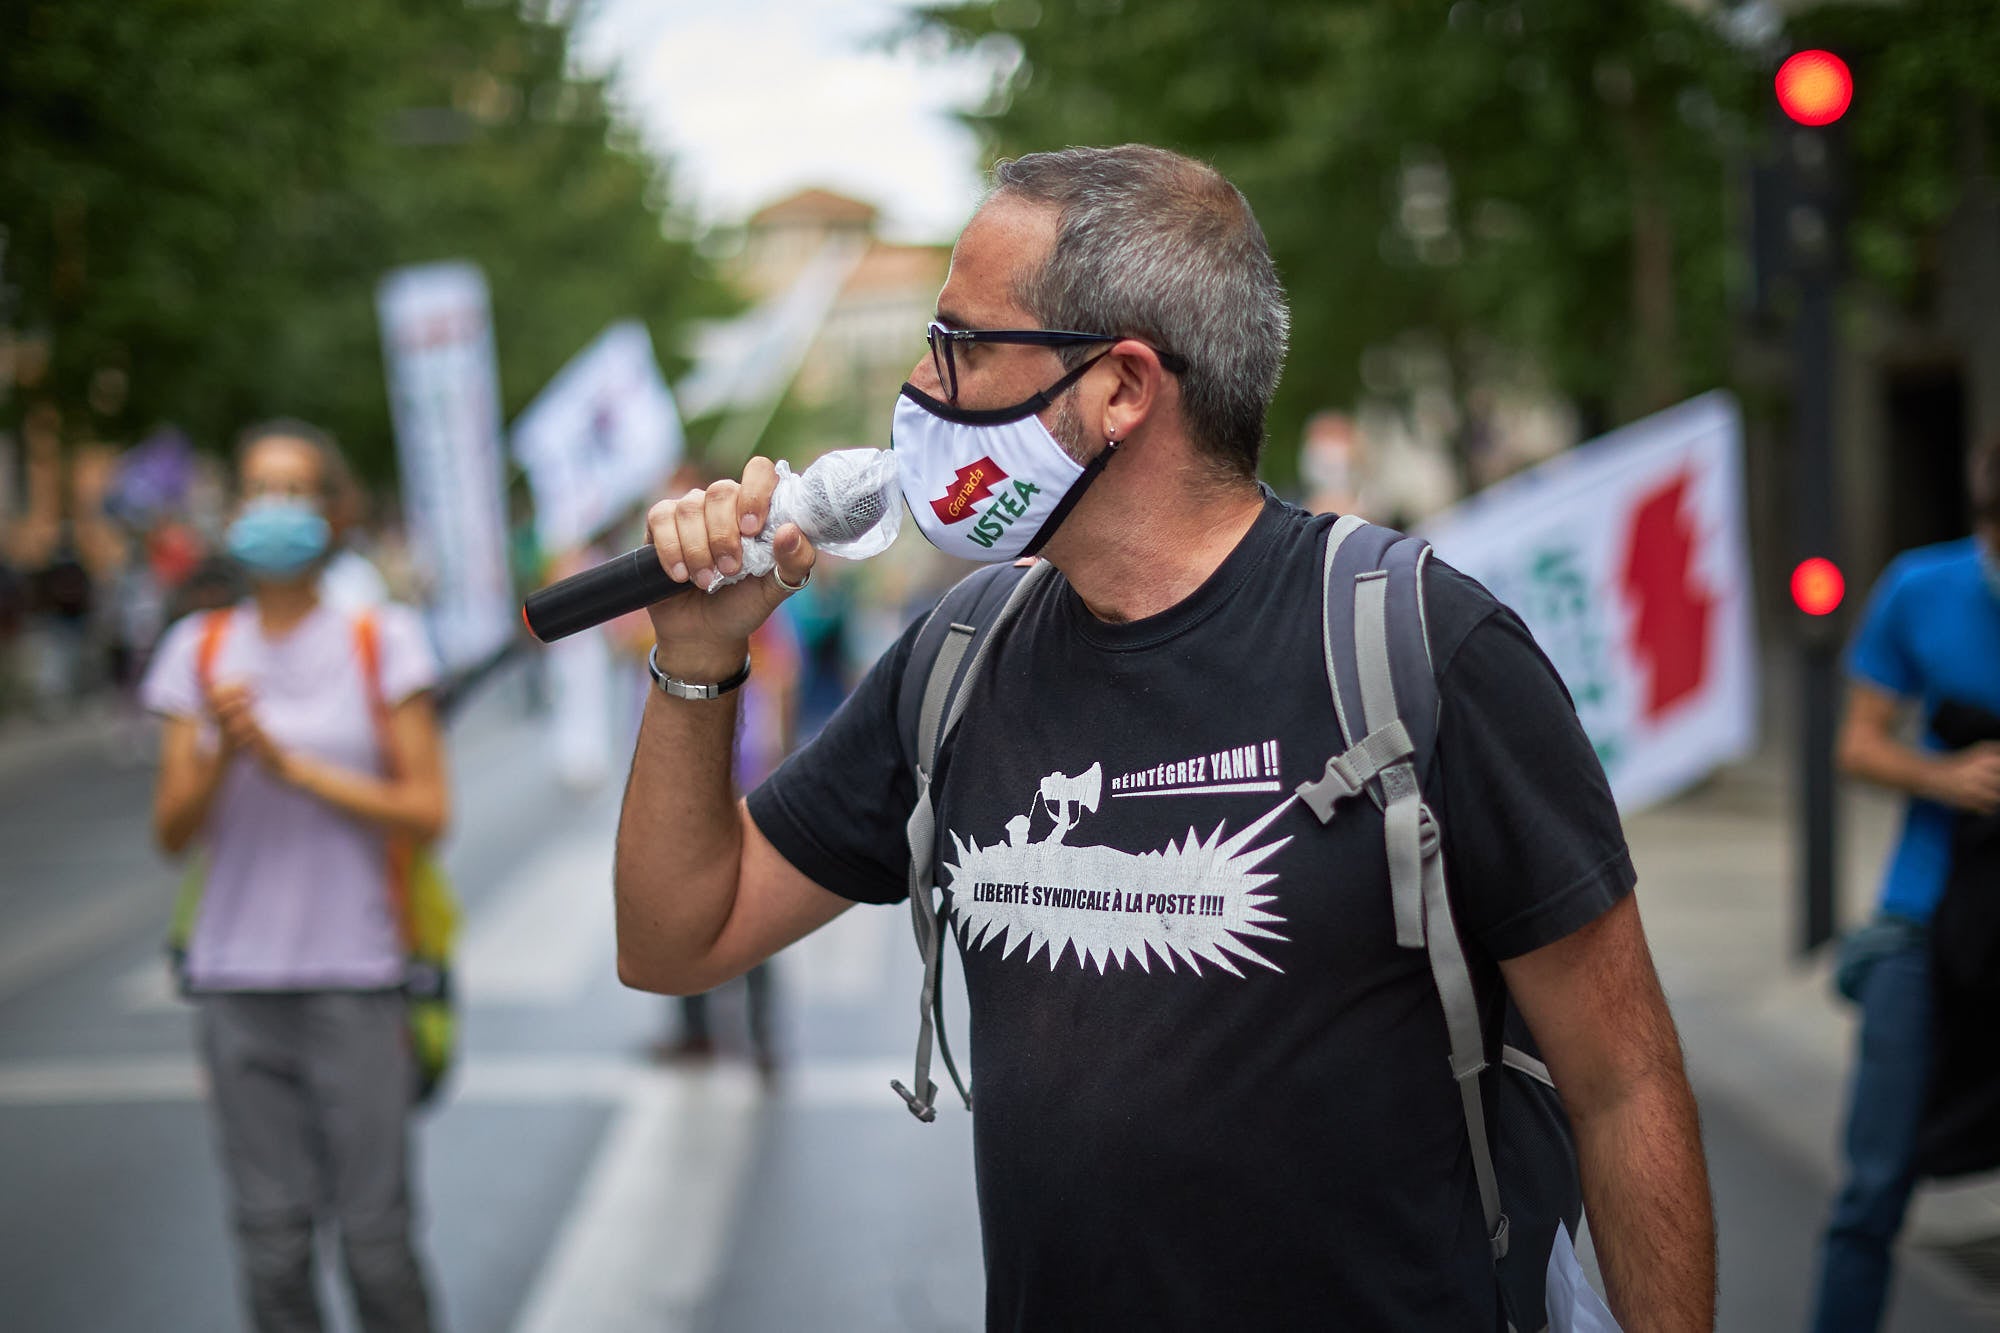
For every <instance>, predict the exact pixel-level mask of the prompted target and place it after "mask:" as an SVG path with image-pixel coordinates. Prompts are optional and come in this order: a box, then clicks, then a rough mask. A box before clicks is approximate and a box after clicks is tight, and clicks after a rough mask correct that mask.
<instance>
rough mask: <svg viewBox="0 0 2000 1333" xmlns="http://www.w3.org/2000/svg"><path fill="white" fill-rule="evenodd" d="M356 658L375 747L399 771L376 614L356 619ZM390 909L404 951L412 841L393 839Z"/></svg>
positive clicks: (408, 935)
mask: <svg viewBox="0 0 2000 1333" xmlns="http://www.w3.org/2000/svg"><path fill="white" fill-rule="evenodd" d="M354 655H355V657H356V658H358V659H359V660H360V662H361V678H362V681H363V683H364V684H365V685H366V687H367V690H368V714H369V717H370V718H371V719H372V720H373V722H374V724H375V744H376V746H377V747H378V748H379V749H380V750H381V752H382V763H383V766H384V767H385V768H388V769H389V770H391V772H393V771H394V769H395V767H396V743H395V738H394V737H393V736H391V735H390V732H389V701H388V699H387V698H386V697H385V696H384V695H383V693H382V635H381V629H380V627H379V626H378V625H377V624H376V621H375V613H374V612H373V611H361V612H359V613H357V614H356V615H355V617H354ZM388 841H389V907H390V910H391V911H392V912H393V913H394V914H395V917H396V921H397V924H398V925H399V926H400V927H401V930H402V935H403V947H404V948H406V949H407V948H409V947H410V943H411V941H412V940H413V939H414V937H415V930H414V923H413V922H412V921H411V919H410V867H411V865H412V863H413V862H414V860H415V858H416V850H417V849H416V847H415V846H414V845H413V844H412V843H411V842H410V840H409V839H408V838H398V837H394V836H391V837H390V838H389V840H388Z"/></svg>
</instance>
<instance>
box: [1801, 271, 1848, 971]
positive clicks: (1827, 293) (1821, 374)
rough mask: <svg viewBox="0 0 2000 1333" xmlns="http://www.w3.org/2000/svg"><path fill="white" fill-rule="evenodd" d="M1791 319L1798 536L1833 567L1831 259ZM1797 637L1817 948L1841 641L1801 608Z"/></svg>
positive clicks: (1833, 923)
mask: <svg viewBox="0 0 2000 1333" xmlns="http://www.w3.org/2000/svg"><path fill="white" fill-rule="evenodd" d="M1801 269H1802V271H1801V272H1800V273H1799V274H1798V288H1797V291H1798V310H1797V312H1796V315H1795V317H1794V320H1793V324H1792V374H1793V386H1794V392H1793V400H1792V404H1793V406H1792V411H1793V418H1794V422H1795V428H1796V432H1797V450H1796V459H1797V467H1796V469H1795V471H1794V473H1793V475H1794V478H1795V484H1796V486H1797V488H1798V489H1797V493H1796V494H1797V504H1798V508H1797V512H1796V516H1795V521H1796V523H1797V534H1798V544H1799V552H1800V555H1801V557H1802V558H1803V557H1806V556H1823V557H1825V558H1827V559H1829V560H1832V561H1833V562H1834V563H1835V564H1836V565H1837V564H1839V563H1840V557H1839V554H1838V553H1837V551H1836V549H1835V537H1836V533H1835V528H1836V522H1835V513H1836V497H1837V494H1838V492H1837V489H1836V483H1835V473H1836V465H1835V459H1834V448H1833V383H1834V357H1835V342H1834V333H1835V330H1834V299H1833V298H1834V281H1835V279H1834V274H1833V270H1832V268H1831V266H1830V265H1826V264H1813V265H1802V266H1801ZM1799 621H1800V625H1801V630H1802V632H1801V634H1800V643H1799V702H1800V706H1801V708H1802V715H1801V717H1800V719H1799V724H1800V725H1799V773H1800V778H1801V781H1800V789H1799V820H1800V824H1799V832H1800V844H1801V845H1800V870H1801V872H1802V879H1801V881H1800V888H1801V896H1802V898H1803V901H1802V903H1801V904H1800V906H1801V908H1802V909H1803V910H1802V911H1801V913H1800V921H1801V926H1802V931H1801V936H1800V940H1799V947H1800V951H1801V952H1803V953H1810V952H1811V951H1812V950H1814V949H1816V948H1818V947H1819V946H1820V945H1821V944H1824V943H1825V942H1826V941H1828V940H1830V939H1832V938H1833V936H1834V933H1835V931H1836V930H1837V929H1838V921H1837V917H1836V905H1835V899H1834V890H1835V885H1836V884H1837V883H1838V857H1837V855H1836V852H1837V848H1836V843H1835V823H1834V796H1835V791H1834V768H1833V752H1834V733H1835V727H1836V718H1835V710H1836V707H1837V705H1838V693H1839V679H1838V663H1839V651H1840V650H1839V641H1838V636H1837V635H1836V633H1835V630H1834V625H1833V623H1832V622H1831V620H1830V618H1829V617H1826V616H1801V617H1799Z"/></svg>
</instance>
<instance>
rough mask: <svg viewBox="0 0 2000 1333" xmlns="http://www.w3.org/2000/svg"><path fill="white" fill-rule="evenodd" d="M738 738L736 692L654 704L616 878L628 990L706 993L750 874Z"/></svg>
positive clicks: (628, 788)
mask: <svg viewBox="0 0 2000 1333" xmlns="http://www.w3.org/2000/svg"><path fill="white" fill-rule="evenodd" d="M737 660H738V661H739V662H740V661H741V658H740V656H739V658H738V659H737ZM723 674H727V673H726V672H725V673H723ZM735 731H736V696H735V695H733V694H730V695H725V696H723V697H722V698H720V699H702V700H688V699H673V698H669V697H668V696H666V695H665V694H662V693H661V692H659V691H658V690H654V691H652V692H651V693H650V694H649V695H648V697H647V700H646V713H645V720H644V722H643V723H642V725H641V726H640V729H639V743H638V747H637V749H636V750H635V751H634V753H633V756H632V772H631V776H630V777H629V778H628V779H627V781H626V784H625V803H624V807H623V809H622V810H621V812H620V814H619V819H618V850H617V855H616V859H615V862H614V870H613V882H614V885H615V897H616V900H617V920H618V973H619V976H620V978H621V979H622V980H624V982H625V983H626V984H627V985H630V986H637V987H640V988H642V989H646V990H664V991H670V992H676V991H686V990H700V989H705V982H704V980H703V978H702V977H701V975H700V972H701V968H700V964H701V961H702V958H703V956H704V955H705V954H706V953H707V952H708V950H709V948H710V947H711V946H713V944H714V943H715V941H716V939H717V938H718V937H719V936H720V935H721V933H722V929H723V926H724V925H725V924H726V923H727V922H728V920H729V913H730V909H731V908H732V907H733V906H734V904H735V900H736V884H737V878H738V875H739V872H740V869H741V866H742V854H743V845H742V825H741V822H740V820H739V818H738V815H737V810H736V799H735V798H736V793H735V787H734V784H733V782H732V781H731V778H730V757H731V750H732V744H733V741H734V738H735Z"/></svg>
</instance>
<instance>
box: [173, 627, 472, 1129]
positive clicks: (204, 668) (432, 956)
mask: <svg viewBox="0 0 2000 1333" xmlns="http://www.w3.org/2000/svg"><path fill="white" fill-rule="evenodd" d="M232 614H234V613H233V611H231V610H228V609H224V610H219V611H209V612H205V613H204V617H205V618H204V619H203V621H202V625H201V639H200V642H199V643H198V644H197V646H196V648H195V679H196V681H197V682H199V683H200V685H201V687H202V689H203V692H204V693H206V691H207V687H208V684H209V682H210V681H211V680H212V679H213V678H214V675H215V661H216V657H217V656H218V655H219V654H220V653H221V651H222V639H223V635H224V634H225V633H226V632H227V631H228V629H229V618H230V616H231V615H232ZM353 628H354V651H355V656H356V657H358V658H359V659H360V661H361V671H362V678H363V679H364V680H365V681H366V682H367V686H368V711H369V715H370V718H371V719H372V722H373V725H374V728H375V737H376V742H377V744H378V745H379V746H380V748H381V751H382V754H383V755H384V757H385V758H392V757H393V755H394V750H393V749H392V748H391V746H390V744H389V704H388V701H387V700H386V699H385V698H383V695H382V655H381V645H380V636H379V634H378V631H377V628H376V623H375V617H374V616H373V615H372V614H370V613H369V612H366V611H363V612H361V613H360V614H358V615H356V616H355V617H354V622H353ZM388 856H389V873H388V879H387V883H388V888H389V903H390V909H391V912H392V913H393V914H394V916H395V919H396V922H397V926H398V929H399V931H400V933H401V935H402V943H403V950H404V954H405V959H404V972H403V993H404V997H405V999H406V1000H407V1002H408V1008H409V1028H408V1031H409V1040H410V1052H411V1055H412V1056H413V1057H414V1064H415V1067H416V1089H415V1093H416V1102H417V1105H419V1106H423V1105H427V1104H428V1103H429V1102H430V1101H431V1100H432V1099H433V1098H434V1097H435V1096H436V1095H437V1092H438V1089H439V1087H440V1086H441V1085H442V1084H443V1082H444V1078H445V1075H446V1074H447V1073H448V1072H450V1069H451V1064H452V1059H453V1057H454V1055H455V1054H456V1052H457V1047H458V1014H457V1009H456V1007H455V998H454V996H453V992H452V985H451V962H452V953H453V950H454V947H455V945H456V943H457V938H458V918H459V908H458V898H457V895H456V894H455V893H454V892H453V890H452V887H451V881H450V880H449V879H447V878H446V877H445V873H444V867H443V865H442V864H441V863H440V862H439V861H438V859H437V856H436V854H435V852H434V851H433V850H432V849H431V848H430V847H428V846H424V845H420V844H418V843H416V842H414V841H412V840H410V839H408V838H399V837H394V836H391V837H390V838H389V839H388ZM207 885H208V865H207V860H206V858H205V857H202V856H200V855H197V856H194V857H191V858H189V861H188V866H187V869H186V870H185V871H184V872H183V874H182V876H181V883H180V890H179V892H178V894H177V895H176V897H175V900H174V914H173V920H172V924H171V925H170V926H169V927H168V933H167V958H168V961H169V964H170V966H171V967H172V969H173V973H174V977H175V980H176V982H177V984H178V986H179V989H180V991H181V993H182V994H183V995H185V994H187V993H188V990H189V986H188V979H187V947H188V941H189V939H190V938H192V937H193V935H194V924H195V918H196V916H197V915H198V914H199V913H200V910H201V899H202V893H203V890H204V889H206V888H207Z"/></svg>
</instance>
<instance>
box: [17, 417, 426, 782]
mask: <svg viewBox="0 0 2000 1333" xmlns="http://www.w3.org/2000/svg"><path fill="white" fill-rule="evenodd" d="M19 443H20V451H21V468H20V474H19V475H20V477H21V480H22V483H23V484H22V488H21V495H20V501H21V502H20V504H19V505H18V506H17V507H16V511H15V512H14V513H12V514H10V515H7V516H6V517H5V519H4V521H0V724H4V723H6V722H8V721H12V720H19V719H22V718H29V719H33V720H37V721H42V722H54V721H59V720H62V719H65V718H70V717H74V716H77V715H79V714H82V713H87V712H92V711H101V710H102V709H103V708H104V707H105V706H107V705H108V706H111V707H113V708H116V709H120V710H122V711H123V712H125V713H126V714H127V715H129V716H131V717H133V718H134V719H136V717H137V705H136V691H137V689H138V684H139V681H140V679H141V678H142V677H143V676H144V674H145V670H146V665H147V663H148V660H149V658H150V655H151V653H152V650H153V648H154V646H155V645H156V644H157V643H158V642H159V639H160V636H161V635H162V634H163V633H164V631H165V630H166V628H167V627H168V626H169V625H171V624H173V623H174V622H175V621H176V620H179V619H180V618H181V617H183V616H185V615H187V614H188V613H190V612H192V611H199V610H205V609H211V608H215V607H221V606H228V605H231V604H233V603H235V602H236V601H238V600H240V599H241V598H242V596H243V595H244V593H245V591H246V589H245V586H244V582H243V579H242V575H241V571H240V570H239V568H238V566H237V565H236V563H235V562H234V561H232V560H230V558H229V557H228V555H227V554H226V553H225V551H224V549H223V533H224V530H225V527H226V524H227V520H228V512H229V503H230V501H229V485H228V480H227V473H226V464H225V462H224V460H222V459H220V458H218V457H216V456H214V455H212V454H209V453H204V452H202V451H200V450H197V449H196V448H195V447H194V445H193V444H192V442H190V441H189V440H188V439H187V438H186V436H184V435H183V434H182V433H181V432H179V431H178V430H175V429H173V428H172V427H164V428H161V429H160V430H157V431H155V432H154V433H152V434H150V435H148V436H147V437H145V438H144V439H142V440H140V441H139V442H138V443H137V444H134V445H132V446H131V447H129V448H122V449H121V448H118V447H115V446H112V445H106V444H90V445H83V446H81V447H72V448H67V449H66V448H65V447H64V446H63V444H62V442H61V422H60V419H59V418H58V417H57V415H56V413H55V411H54V410H53V409H51V408H46V407H43V408H37V409H35V410H32V411H30V412H29V413H28V414H27V416H26V418H25V420H24V422H23V425H22V430H21V432H20V437H19ZM332 510H333V512H331V513H330V514H329V516H328V517H329V522H330V524H331V526H332V528H333V533H334V542H335V545H336V548H337V549H336V553H335V555H334V557H333V559H332V560H331V561H330V562H329V563H328V566H327V569H326V571H325V576H324V581H323V589H324V591H325V592H326V595H327V596H328V597H329V598H330V599H331V600H333V601H335V602H336V603H338V604H342V605H350V606H360V605H368V604H372V603H376V602H380V601H385V600H390V599H392V598H393V599H394V600H400V601H420V600H421V588H420V587H419V586H418V584H419V580H418V579H417V577H416V575H415V572H414V570H413V568H412V566H411V563H410V561H409V559H408V557H407V554H406V550H405V547H404V544H403V542H402V540H401V535H400V532H399V531H398V529H397V526H396V524H395V523H394V521H393V518H392V517H391V516H390V514H391V507H390V506H389V505H387V504H386V503H384V502H382V501H379V500H378V499H377V498H376V497H374V496H371V495H370V494H369V493H368V491H366V490H365V489H364V488H363V487H362V486H360V485H359V484H358V483H354V482H352V481H349V482H348V483H347V484H345V485H344V486H343V487H342V494H341V496H340V497H339V499H338V500H337V501H336V502H335V503H334V505H333V506H332ZM371 518H372V519H373V521H371ZM139 743H140V742H139V740H138V737H137V736H136V735H135V736H134V744H135V745H136V744H139Z"/></svg>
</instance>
